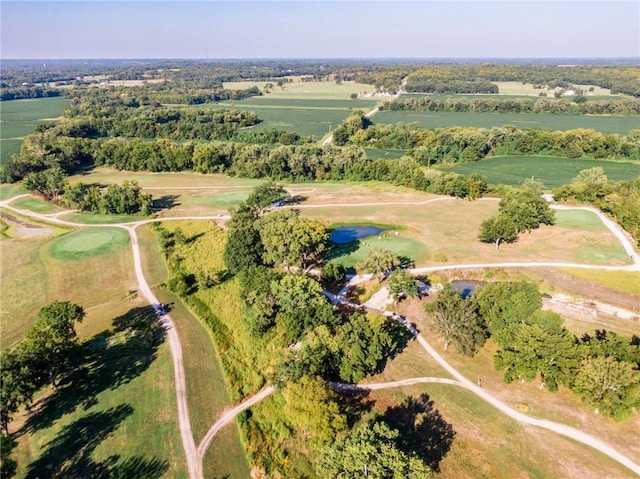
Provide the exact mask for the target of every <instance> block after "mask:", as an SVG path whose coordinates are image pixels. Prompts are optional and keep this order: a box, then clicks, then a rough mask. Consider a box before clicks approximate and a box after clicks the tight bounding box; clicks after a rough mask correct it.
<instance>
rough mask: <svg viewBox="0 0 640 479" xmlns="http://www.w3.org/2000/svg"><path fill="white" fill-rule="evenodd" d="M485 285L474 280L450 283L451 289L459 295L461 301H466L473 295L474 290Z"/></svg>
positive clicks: (459, 280) (460, 280) (458, 280)
mask: <svg viewBox="0 0 640 479" xmlns="http://www.w3.org/2000/svg"><path fill="white" fill-rule="evenodd" d="M485 284H487V282H486V281H477V280H475V279H456V280H454V281H451V289H452V290H453V291H457V292H459V293H460V297H461V298H462V299H467V298H468V297H469V296H471V295H472V294H473V292H474V291H475V290H476V288H478V287H481V286H484V285H485Z"/></svg>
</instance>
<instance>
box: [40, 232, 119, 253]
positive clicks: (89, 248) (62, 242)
mask: <svg viewBox="0 0 640 479" xmlns="http://www.w3.org/2000/svg"><path fill="white" fill-rule="evenodd" d="M128 243H129V235H128V233H127V232H126V231H124V230H122V229H120V228H99V229H98V228H87V229H84V230H81V231H78V232H76V233H72V234H69V235H65V236H63V237H61V238H58V239H57V240H55V241H54V242H53V244H52V245H51V247H50V249H49V253H50V254H51V256H52V257H54V258H56V259H59V260H63V261H69V260H71V261H73V260H77V259H81V258H86V257H88V256H97V255H102V254H108V253H113V252H114V251H117V250H119V249H121V248H123V247H124V246H126V245H127V244H128Z"/></svg>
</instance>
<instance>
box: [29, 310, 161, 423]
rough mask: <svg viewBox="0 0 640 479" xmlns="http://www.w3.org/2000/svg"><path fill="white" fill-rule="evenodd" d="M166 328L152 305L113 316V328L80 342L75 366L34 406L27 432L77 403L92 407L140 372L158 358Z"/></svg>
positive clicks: (71, 408)
mask: <svg viewBox="0 0 640 479" xmlns="http://www.w3.org/2000/svg"><path fill="white" fill-rule="evenodd" d="M164 340H165V331H164V329H163V328H162V326H161V325H160V324H159V323H158V322H157V321H156V317H155V312H154V310H153V308H152V307H151V306H146V307H138V308H133V309H131V310H129V311H128V312H127V313H126V314H124V315H122V316H119V317H117V318H115V319H114V320H113V329H112V330H109V331H104V332H102V333H100V334H97V335H96V336H94V337H93V338H91V339H90V340H88V341H86V342H85V343H83V344H82V345H81V346H80V354H79V357H78V359H77V361H76V364H75V369H74V370H73V372H71V373H70V374H69V375H68V376H67V377H66V378H64V379H63V381H62V382H61V383H60V385H59V386H58V388H57V389H56V390H55V391H54V392H53V393H52V394H51V395H50V396H48V397H46V398H44V399H43V400H41V401H39V402H38V403H37V404H36V405H34V407H33V408H32V411H31V414H30V416H29V418H28V419H27V421H26V422H25V425H24V426H23V428H22V429H21V430H20V431H19V432H18V433H19V434H24V433H27V432H30V431H34V430H37V429H41V428H46V427H49V426H51V425H52V424H53V423H54V422H55V421H56V420H58V419H60V418H61V417H62V416H64V415H65V414H69V413H71V412H73V411H75V410H76V409H77V408H78V407H82V408H83V409H85V410H86V409H89V408H90V407H91V406H93V405H95V404H96V403H97V396H98V394H100V393H101V392H103V391H106V390H108V389H111V390H113V389H117V388H118V387H120V386H121V385H123V384H126V383H128V382H130V381H131V380H132V379H134V378H136V377H138V376H140V375H141V374H142V373H143V372H144V371H146V370H147V369H148V368H149V366H150V365H151V363H152V362H153V361H154V360H155V359H156V357H157V352H158V348H159V347H160V345H161V344H162V343H163V342H164Z"/></svg>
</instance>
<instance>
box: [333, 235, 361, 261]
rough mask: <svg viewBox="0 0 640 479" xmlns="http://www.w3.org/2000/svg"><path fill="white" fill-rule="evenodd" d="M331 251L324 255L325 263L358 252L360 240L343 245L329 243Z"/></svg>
mask: <svg viewBox="0 0 640 479" xmlns="http://www.w3.org/2000/svg"><path fill="white" fill-rule="evenodd" d="M329 245H332V246H331V249H329V251H328V252H327V254H326V255H325V259H326V260H327V261H331V260H332V259H336V258H341V257H343V256H349V255H350V254H351V253H354V252H356V251H358V249H359V248H360V240H355V241H352V242H351V243H345V244H335V243H331V242H329Z"/></svg>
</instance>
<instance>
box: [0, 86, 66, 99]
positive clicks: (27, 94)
mask: <svg viewBox="0 0 640 479" xmlns="http://www.w3.org/2000/svg"><path fill="white" fill-rule="evenodd" d="M61 94H62V92H61V91H60V90H59V89H57V88H46V87H40V86H21V87H16V88H2V89H0V101H9V100H24V99H28V98H51V97H56V96H60V95H61Z"/></svg>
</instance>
